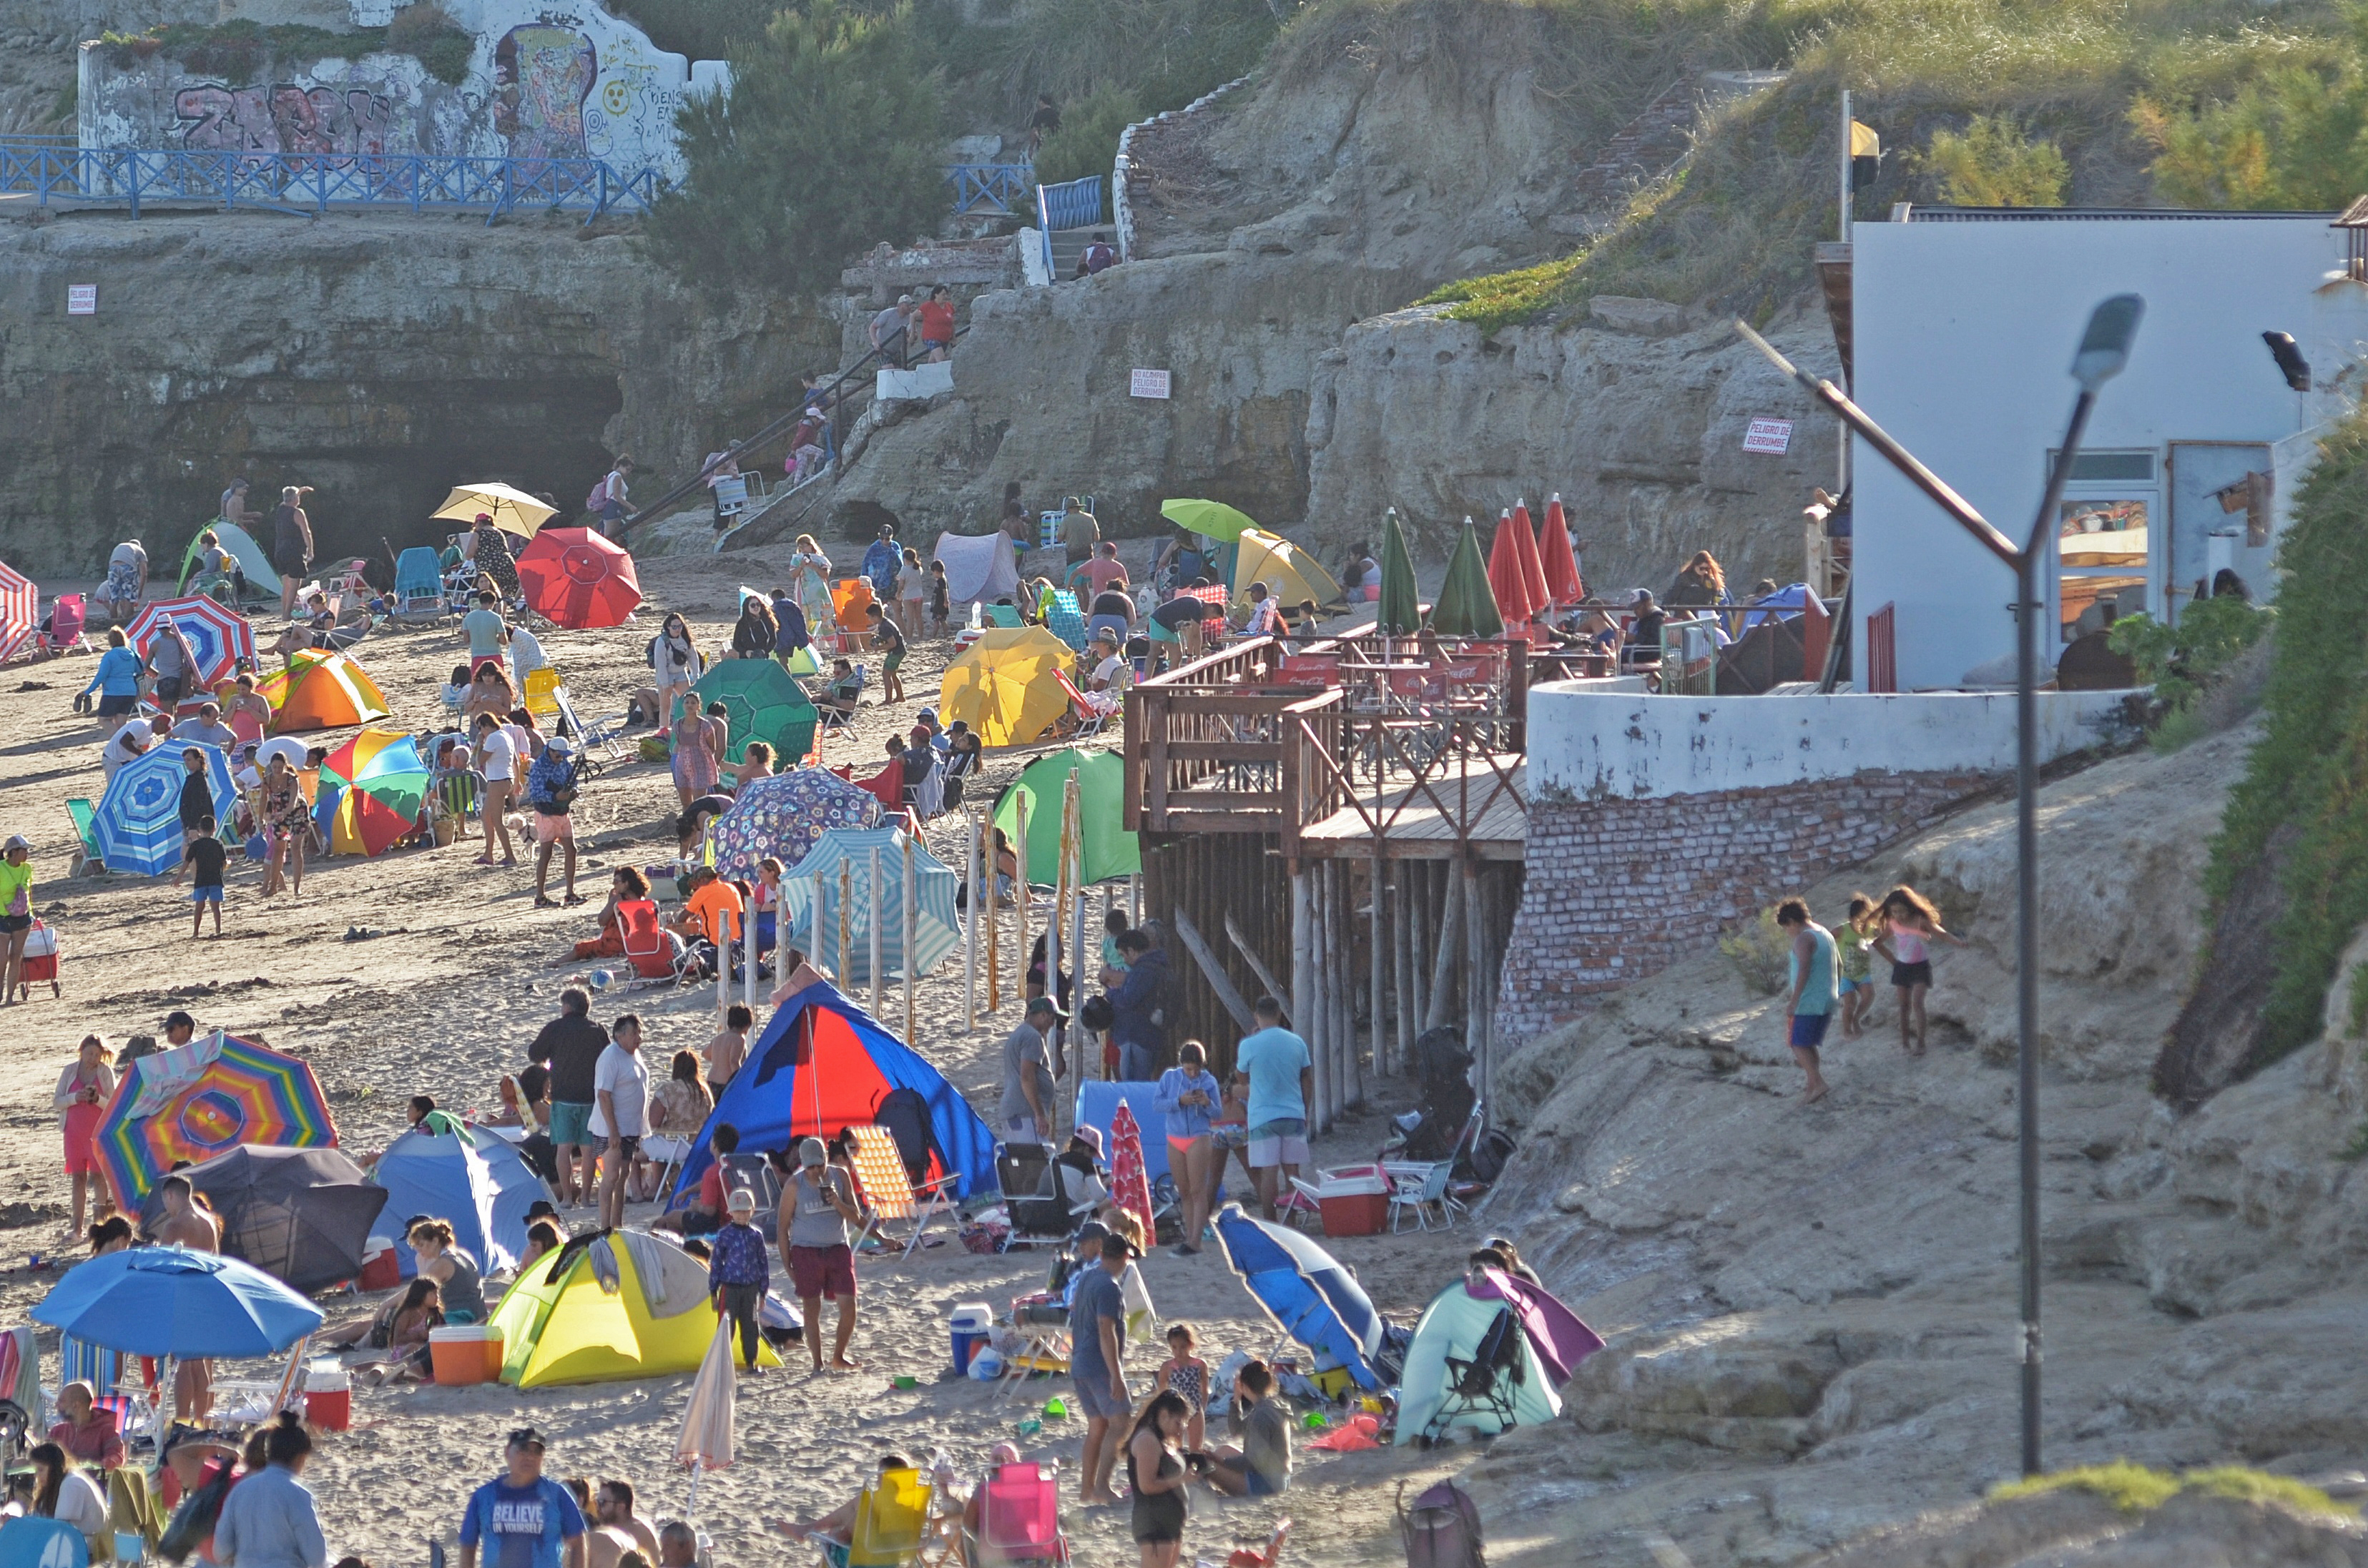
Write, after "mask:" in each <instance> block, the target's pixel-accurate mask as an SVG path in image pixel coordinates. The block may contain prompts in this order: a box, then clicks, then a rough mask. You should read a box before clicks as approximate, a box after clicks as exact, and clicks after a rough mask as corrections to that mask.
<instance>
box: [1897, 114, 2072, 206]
mask: <svg viewBox="0 0 2368 1568" xmlns="http://www.w3.org/2000/svg"><path fill="white" fill-rule="evenodd" d="M1923 163H1924V166H1925V167H1926V168H1928V169H1930V171H1931V172H1932V173H1933V174H1934V175H1936V176H1939V178H1940V184H1941V199H1942V200H1943V201H1946V202H1949V203H1950V204H1951V205H1952V206H1957V207H2061V206H2063V205H2064V187H2065V185H2066V183H2067V182H2068V181H2069V180H2070V179H2071V177H2072V167H2071V165H2069V164H2066V162H2065V161H2064V154H2063V153H2062V152H2060V151H2059V150H2057V148H2056V145H2055V142H2040V141H2034V140H2032V138H2031V137H2030V136H2028V135H2026V134H2024V132H2023V130H2022V128H2021V126H2020V125H2018V124H2016V123H2015V120H2014V117H2013V116H2011V115H2004V114H1977V115H1975V116H1974V118H1973V119H1972V121H1971V122H1970V123H1969V124H1967V125H1966V127H1965V129H1964V133H1963V134H1960V133H1958V132H1956V131H1934V132H1932V142H1931V145H1930V149H1929V150H1928V151H1927V152H1926V153H1925V154H1924V159H1923Z"/></svg>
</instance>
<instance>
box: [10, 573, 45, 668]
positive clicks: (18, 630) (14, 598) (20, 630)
mask: <svg viewBox="0 0 2368 1568" xmlns="http://www.w3.org/2000/svg"><path fill="white" fill-rule="evenodd" d="M40 624H41V593H40V589H39V588H36V587H34V586H33V580H32V579H31V578H30V577H28V576H26V575H25V574H23V573H22V572H19V571H17V569H16V568H15V567H13V566H10V565H8V564H7V563H6V562H0V660H7V659H13V658H15V657H16V656H17V650H18V649H20V648H22V647H24V646H25V644H26V643H28V642H31V641H32V640H33V634H34V633H35V632H37V631H40Z"/></svg>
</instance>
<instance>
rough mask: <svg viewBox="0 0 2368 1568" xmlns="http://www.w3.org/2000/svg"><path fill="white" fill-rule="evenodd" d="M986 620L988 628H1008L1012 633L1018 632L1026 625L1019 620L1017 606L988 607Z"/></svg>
mask: <svg viewBox="0 0 2368 1568" xmlns="http://www.w3.org/2000/svg"><path fill="white" fill-rule="evenodd" d="M986 619H987V624H988V625H990V626H996V627H1003V628H1008V629H1009V630H1012V631H1018V630H1019V628H1020V627H1022V626H1024V625H1026V624H1027V622H1025V621H1023V620H1021V619H1019V607H1018V606H1017V605H988V606H987V607H986Z"/></svg>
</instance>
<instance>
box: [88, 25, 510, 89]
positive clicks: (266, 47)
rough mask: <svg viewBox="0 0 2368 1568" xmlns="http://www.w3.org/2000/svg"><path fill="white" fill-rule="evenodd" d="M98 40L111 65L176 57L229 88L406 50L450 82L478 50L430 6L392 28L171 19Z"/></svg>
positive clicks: (464, 73) (462, 77) (462, 75)
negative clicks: (320, 63)
mask: <svg viewBox="0 0 2368 1568" xmlns="http://www.w3.org/2000/svg"><path fill="white" fill-rule="evenodd" d="M98 42H99V47H100V48H102V49H104V50H106V51H107V52H108V58H109V59H111V60H113V61H114V62H115V63H116V64H118V65H122V66H130V65H132V64H135V63H137V62H140V61H142V60H145V59H147V58H149V57H150V56H151V55H156V54H162V55H164V56H165V57H166V58H168V59H171V60H176V61H178V62H180V63H181V65H182V67H183V68H184V69H186V70H188V71H190V72H192V73H194V74H198V75H200V76H216V77H220V78H221V79H222V83H223V84H224V85H228V86H233V87H244V86H246V85H249V84H250V83H253V82H256V81H257V80H259V79H261V77H262V76H263V75H264V74H265V73H266V72H268V71H269V70H270V69H272V68H273V67H275V66H281V67H285V66H292V65H296V64H300V63H308V62H313V61H315V60H330V59H338V60H358V59H359V58H360V57H361V56H363V55H365V54H386V53H392V54H408V55H410V56H411V57H412V58H413V59H415V60H416V61H418V62H419V63H420V64H421V66H422V67H424V68H425V69H426V70H427V74H429V75H430V76H432V77H434V78H435V79H436V80H438V81H439V82H442V83H443V84H445V85H447V86H454V87H457V86H459V85H461V83H462V82H463V81H466V80H467V79H468V75H469V62H470V60H471V58H472V56H473V55H474V53H475V51H476V47H477V44H476V39H475V37H474V36H473V35H472V34H471V33H469V32H468V31H466V30H465V29H464V28H461V26H460V25H459V24H458V23H456V22H454V21H453V20H452V18H451V17H449V16H446V15H445V14H444V12H443V11H442V10H441V9H439V8H438V7H437V6H432V5H417V6H409V7H407V8H406V9H404V10H402V11H399V12H397V13H396V14H395V19H394V25H393V27H386V28H355V29H354V30H353V31H351V32H343V33H333V32H330V31H329V30H327V29H326V28H308V27H302V26H300V25H297V24H293V23H290V24H289V25H287V26H283V27H263V26H260V25H258V24H256V23H255V22H245V21H240V22H223V23H222V24H220V25H219V26H213V27H206V26H201V25H199V24H198V23H194V22H175V23H172V24H170V25H169V26H165V27H160V28H151V29H150V30H149V31H147V32H144V33H119V32H108V33H102V34H101V35H100V36H99V40H98Z"/></svg>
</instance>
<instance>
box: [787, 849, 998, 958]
mask: <svg viewBox="0 0 2368 1568" xmlns="http://www.w3.org/2000/svg"><path fill="white" fill-rule="evenodd" d="M875 850H876V851H878V854H879V867H880V886H879V888H878V890H877V892H874V890H873V888H872V886H871V867H872V854H873V851H875ZM842 870H843V871H844V872H845V873H846V874H845V876H844V877H842V876H841V874H840V873H841V872H842ZM959 881H960V879H959V878H957V877H956V876H955V875H954V870H953V868H952V867H951V866H949V865H947V864H946V863H945V862H944V861H942V860H940V859H939V858H937V857H936V856H934V855H932V854H930V853H929V852H928V849H927V848H926V847H925V846H923V845H922V844H921V843H920V841H919V840H917V839H916V840H914V841H913V889H914V898H913V911H914V917H913V962H914V964H915V966H916V967H915V968H914V971H913V973H914V975H915V977H916V978H918V977H919V976H922V975H926V974H928V972H929V971H931V970H933V969H935V968H937V967H938V965H939V963H940V962H942V961H944V960H945V957H946V955H947V954H949V953H951V952H952V951H953V950H954V948H955V947H956V946H957V945H958V944H959V943H960V941H961V940H962V926H961V925H960V924H959V923H958V921H957V919H956V917H955V915H954V890H955V887H956V884H957V883H958V882H959ZM841 903H844V904H845V905H846V916H847V918H846V920H845V921H844V923H843V924H844V925H845V926H846V928H847V951H846V952H845V953H841V952H840V951H839V950H838V936H839V927H840V926H841V924H842V922H841V920H840V918H839V914H840V905H841ZM817 912H819V925H820V926H821V929H819V930H816V929H815V926H816V924H817ZM875 915H876V916H877V917H878V919H879V922H880V968H881V971H882V973H883V974H884V975H885V976H886V977H887V978H888V979H891V980H902V979H904V978H905V832H904V830H903V829H901V828H894V827H834V828H825V830H824V831H823V834H822V836H821V837H820V838H818V839H816V840H815V841H814V847H813V848H812V849H810V850H808V851H807V852H806V857H805V858H804V859H803V860H800V861H799V862H798V863H797V864H796V865H794V866H792V867H791V868H790V869H789V870H788V871H787V872H785V873H783V875H782V877H781V916H780V917H781V918H782V919H784V920H786V921H788V922H789V927H790V934H789V937H788V940H789V945H790V946H791V947H792V948H795V949H797V950H798V951H800V952H802V953H811V954H813V955H814V961H815V962H816V963H818V964H820V965H821V966H822V967H823V968H825V969H827V970H829V971H831V972H832V973H834V974H836V975H837V976H838V977H839V983H841V984H842V985H848V986H858V985H869V984H871V982H872V975H871V922H872V920H873V918H874V916H875Z"/></svg>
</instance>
